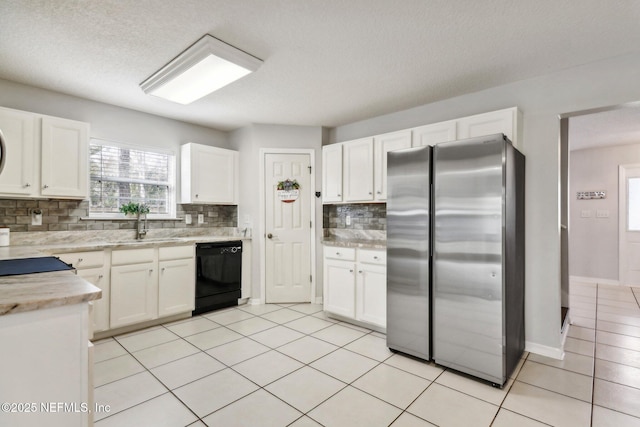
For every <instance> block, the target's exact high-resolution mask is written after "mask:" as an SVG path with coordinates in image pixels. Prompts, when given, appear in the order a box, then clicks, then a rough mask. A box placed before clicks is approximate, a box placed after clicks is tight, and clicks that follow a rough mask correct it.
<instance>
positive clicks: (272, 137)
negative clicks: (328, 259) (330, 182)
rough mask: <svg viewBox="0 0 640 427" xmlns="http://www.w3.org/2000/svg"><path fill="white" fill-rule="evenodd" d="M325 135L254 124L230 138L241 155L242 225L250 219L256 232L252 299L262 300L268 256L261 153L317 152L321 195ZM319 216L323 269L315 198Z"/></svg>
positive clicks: (318, 257)
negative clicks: (262, 212)
mask: <svg viewBox="0 0 640 427" xmlns="http://www.w3.org/2000/svg"><path fill="white" fill-rule="evenodd" d="M323 135H325V132H324V131H323V129H322V128H321V127H319V126H285V125H265V124H254V125H251V126H248V127H246V128H242V129H238V130H236V131H233V132H232V133H231V134H230V146H231V148H232V149H234V150H238V151H239V152H240V204H239V206H238V225H239V226H240V227H243V226H244V222H245V220H246V219H248V220H249V221H250V223H251V226H252V229H253V246H252V250H253V252H252V259H253V270H252V282H253V283H252V291H251V297H252V299H261V298H264V296H263V295H262V294H261V289H260V280H261V269H262V268H263V264H264V255H263V254H262V251H261V244H260V242H261V240H263V239H264V236H263V233H264V231H263V230H262V229H261V227H260V193H261V191H262V188H260V185H259V183H260V176H259V171H260V161H261V158H260V150H261V149H263V148H308V149H313V150H314V152H315V165H313V167H314V169H315V178H316V189H314V190H313V191H314V192H315V191H320V189H321V184H322V170H321V169H322V168H321V167H320V165H321V160H322V150H321V148H322V142H323ZM313 200H314V201H315V213H316V223H315V232H316V265H317V266H319V267H321V266H322V263H321V260H322V257H321V254H322V251H321V249H322V247H321V245H320V242H321V238H322V201H321V199H318V198H315V197H314V198H313ZM321 274H322V271H321V268H318V269H317V272H316V296H320V295H321V294H322V277H321Z"/></svg>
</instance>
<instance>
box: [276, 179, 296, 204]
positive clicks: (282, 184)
mask: <svg viewBox="0 0 640 427" xmlns="http://www.w3.org/2000/svg"><path fill="white" fill-rule="evenodd" d="M276 194H277V195H278V198H279V199H280V201H282V202H283V203H293V202H295V201H296V200H297V199H298V196H300V184H298V181H296V180H295V179H293V180H291V179H285V180H284V181H279V182H278V185H277V186H276Z"/></svg>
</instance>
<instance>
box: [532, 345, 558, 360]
mask: <svg viewBox="0 0 640 427" xmlns="http://www.w3.org/2000/svg"><path fill="white" fill-rule="evenodd" d="M524 351H528V352H529V353H535V354H539V355H541V356H546V357H551V358H552V359H558V360H562V359H564V350H563V349H561V348H556V347H549V346H546V345H542V344H537V343H534V342H531V341H525V343H524Z"/></svg>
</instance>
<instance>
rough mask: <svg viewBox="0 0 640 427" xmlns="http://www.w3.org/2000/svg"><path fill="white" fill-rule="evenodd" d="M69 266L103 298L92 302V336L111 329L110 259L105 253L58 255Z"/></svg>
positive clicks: (91, 252)
mask: <svg viewBox="0 0 640 427" xmlns="http://www.w3.org/2000/svg"><path fill="white" fill-rule="evenodd" d="M56 256H57V257H58V258H60V259H61V260H62V261H64V262H66V263H67V264H71V265H72V266H73V267H74V268H75V269H76V270H77V273H78V276H80V277H82V278H83V279H85V280H86V281H87V282H89V283H91V284H92V285H94V286H96V287H98V288H100V290H101V291H102V297H101V298H100V299H98V300H95V301H91V303H90V304H91V306H92V309H91V310H90V312H91V313H90V317H91V326H92V329H91V331H90V332H91V334H90V335H92V334H93V332H102V331H106V330H107V329H109V305H110V300H111V295H110V294H111V293H110V291H111V287H110V282H111V281H110V278H109V258H108V254H107V253H105V251H90V252H71V253H64V254H58V255H56Z"/></svg>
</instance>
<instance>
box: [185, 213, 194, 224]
mask: <svg viewBox="0 0 640 427" xmlns="http://www.w3.org/2000/svg"><path fill="white" fill-rule="evenodd" d="M191 222H192V220H191V214H185V216H184V223H185V224H187V225H189V224H191Z"/></svg>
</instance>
